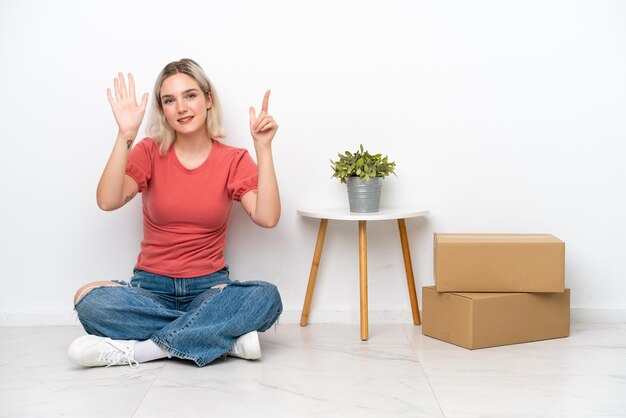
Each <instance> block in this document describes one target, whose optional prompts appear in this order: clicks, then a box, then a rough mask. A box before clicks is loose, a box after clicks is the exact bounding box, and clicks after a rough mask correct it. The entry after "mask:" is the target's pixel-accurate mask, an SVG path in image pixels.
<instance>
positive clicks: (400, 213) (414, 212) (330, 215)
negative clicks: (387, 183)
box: [298, 208, 429, 221]
mask: <svg viewBox="0 0 626 418" xmlns="http://www.w3.org/2000/svg"><path fill="white" fill-rule="evenodd" d="M428 212H429V211H428V210H424V209H413V208H385V209H381V210H380V211H378V212H371V213H356V212H350V209H348V208H315V209H298V215H300V216H305V217H308V218H318V219H335V220H340V221H384V220H389V219H406V218H417V217H420V216H425V215H426V214H428Z"/></svg>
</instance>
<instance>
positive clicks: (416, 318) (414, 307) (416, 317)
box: [398, 219, 422, 325]
mask: <svg viewBox="0 0 626 418" xmlns="http://www.w3.org/2000/svg"><path fill="white" fill-rule="evenodd" d="M398 228H399V229H400V242H401V243H402V255H403V256H404V270H406V282H407V284H408V286H409V299H410V300H411V311H412V312H413V324H415V325H420V324H421V323H422V322H421V321H420V311H419V306H418V304H417V295H416V294H415V278H414V277H413V264H412V263H411V251H410V250H409V240H408V239H407V236H406V225H405V223H404V219H398Z"/></svg>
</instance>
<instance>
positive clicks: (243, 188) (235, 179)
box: [226, 149, 259, 201]
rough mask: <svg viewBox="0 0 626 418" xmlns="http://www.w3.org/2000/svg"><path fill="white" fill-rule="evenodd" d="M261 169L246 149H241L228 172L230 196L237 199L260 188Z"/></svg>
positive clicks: (239, 199) (227, 185) (227, 186)
mask: <svg viewBox="0 0 626 418" xmlns="http://www.w3.org/2000/svg"><path fill="white" fill-rule="evenodd" d="M258 173H259V169H258V167H257V165H256V163H255V162H254V161H253V160H252V157H251V156H250V154H249V153H248V151H246V150H245V149H240V150H238V152H237V153H236V154H235V155H234V158H233V160H232V162H231V165H230V170H229V173H228V182H227V184H226V188H227V189H228V196H229V197H230V198H231V199H233V200H236V201H241V197H242V196H243V195H244V194H246V193H248V192H249V191H250V190H256V189H257V188H258V179H259V177H258V176H259V174H258Z"/></svg>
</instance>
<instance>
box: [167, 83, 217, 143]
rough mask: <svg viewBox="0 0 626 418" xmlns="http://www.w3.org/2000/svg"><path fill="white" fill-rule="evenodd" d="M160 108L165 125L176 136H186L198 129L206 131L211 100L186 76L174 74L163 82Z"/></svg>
mask: <svg viewBox="0 0 626 418" xmlns="http://www.w3.org/2000/svg"><path fill="white" fill-rule="evenodd" d="M161 106H162V107H163V114H164V115H165V119H166V120H167V123H168V124H169V125H170V127H171V128H172V129H174V131H175V132H176V133H177V134H183V135H188V134H192V133H195V132H197V131H198V130H200V129H204V130H206V124H205V122H206V116H207V109H209V108H211V99H210V98H207V96H206V95H205V94H204V92H203V91H202V90H201V89H200V86H199V85H198V83H197V82H196V80H194V79H193V78H191V77H189V76H188V75H187V74H180V73H179V74H174V75H173V76H170V77H168V78H166V79H165V81H163V84H161Z"/></svg>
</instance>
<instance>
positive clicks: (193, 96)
mask: <svg viewBox="0 0 626 418" xmlns="http://www.w3.org/2000/svg"><path fill="white" fill-rule="evenodd" d="M195 98H196V93H189V94H188V95H187V99H195Z"/></svg>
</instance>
